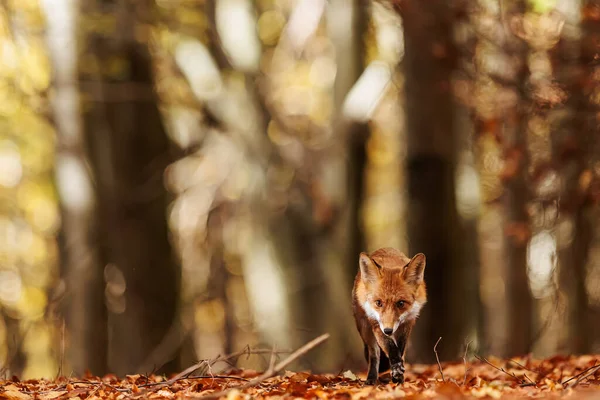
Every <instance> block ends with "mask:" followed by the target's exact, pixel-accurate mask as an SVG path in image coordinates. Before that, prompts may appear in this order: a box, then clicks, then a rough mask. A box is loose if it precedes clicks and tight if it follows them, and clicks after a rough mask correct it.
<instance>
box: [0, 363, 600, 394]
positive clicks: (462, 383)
mask: <svg viewBox="0 0 600 400" xmlns="http://www.w3.org/2000/svg"><path fill="white" fill-rule="evenodd" d="M386 378H388V379H389V373H384V374H382V375H381V376H380V379H383V380H385V379H386ZM405 378H406V382H405V383H403V384H395V383H385V384H384V383H382V384H379V385H376V386H365V385H364V379H365V376H364V373H357V374H355V373H354V372H351V371H345V372H342V373H340V374H324V375H313V374H311V373H309V372H290V371H286V370H277V366H275V365H274V364H271V366H270V368H269V370H268V371H267V372H266V373H263V374H261V373H258V372H257V371H252V370H232V371H229V372H228V373H227V374H226V375H210V374H208V375H203V376H192V375H187V376H182V374H179V375H178V376H175V377H173V378H171V379H169V380H166V378H164V377H161V376H155V375H151V376H145V375H130V376H126V377H125V378H122V379H121V378H117V377H116V376H114V375H107V376H105V377H103V378H100V377H94V376H87V377H85V378H82V379H74V378H64V377H61V378H57V379H56V380H54V381H49V380H28V381H19V380H18V379H17V378H13V379H12V380H7V381H0V398H4V399H11V400H34V399H40V400H51V399H71V400H76V399H82V400H83V399H88V400H101V399H111V400H121V399H123V400H126V399H146V398H149V399H183V398H186V399H192V398H204V399H209V398H213V399H214V398H225V399H230V400H233V399H261V398H303V399H308V398H311V399H313V398H314V399H363V398H399V397H407V398H427V399H434V398H437V399H462V398H493V399H497V398H500V397H502V398H562V397H568V398H575V399H579V398H590V399H593V398H594V399H600V355H597V356H591V355H587V356H578V357H573V356H556V357H553V358H549V359H545V360H534V359H530V358H524V357H523V358H514V359H510V360H501V359H495V358H489V359H482V358H479V359H477V360H475V361H474V362H457V363H441V364H433V365H420V364H413V365H410V364H407V365H406V375H405Z"/></svg>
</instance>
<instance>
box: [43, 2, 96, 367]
mask: <svg viewBox="0 0 600 400" xmlns="http://www.w3.org/2000/svg"><path fill="white" fill-rule="evenodd" d="M42 5H43V6H44V11H45V13H46V21H47V34H46V35H47V43H48V48H49V51H50V59H51V61H52V69H53V74H54V96H53V98H52V105H53V119H54V122H55V124H56V128H57V150H56V180H57V186H58V193H59V195H60V198H61V205H62V217H61V219H62V230H61V232H60V244H61V246H60V248H61V259H62V263H61V264H62V268H63V271H62V273H61V275H62V276H64V277H65V280H66V290H67V293H66V298H65V300H64V304H65V308H64V314H65V319H66V328H67V332H68V342H69V346H68V354H67V355H66V356H67V357H66V361H67V363H68V364H69V367H70V368H71V369H72V371H73V372H74V373H75V374H82V373H83V372H84V371H85V370H90V371H91V372H92V373H94V374H103V373H105V372H106V350H107V348H106V346H107V331H106V308H105V306H104V278H103V272H102V265H101V264H100V260H99V259H98V251H97V248H96V240H97V239H96V237H95V234H94V232H95V229H96V227H97V221H96V220H95V219H96V215H95V210H94V207H95V205H94V200H93V198H92V196H93V194H92V184H91V177H90V176H89V173H88V170H87V158H86V156H85V149H84V146H85V144H84V137H83V132H82V126H81V115H80V109H79V101H80V100H79V93H78V82H77V78H78V77H77V60H78V56H79V54H77V35H76V24H77V16H78V7H79V2H78V1H77V0H70V1H69V0H45V1H43V2H42ZM62 356H63V355H62V354H61V359H62ZM62 367H63V366H62V365H61V368H62ZM61 372H63V373H65V372H68V371H65V370H62V371H61Z"/></svg>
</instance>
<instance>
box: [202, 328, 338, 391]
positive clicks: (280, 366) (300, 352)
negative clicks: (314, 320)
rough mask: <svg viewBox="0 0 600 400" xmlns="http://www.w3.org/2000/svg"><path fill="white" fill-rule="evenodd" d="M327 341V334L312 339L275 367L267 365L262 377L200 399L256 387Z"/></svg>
mask: <svg viewBox="0 0 600 400" xmlns="http://www.w3.org/2000/svg"><path fill="white" fill-rule="evenodd" d="M327 339H329V334H328V333H325V334H323V335H321V336H319V337H317V338H316V339H313V340H311V341H310V342H308V343H306V344H305V345H304V346H302V347H300V348H299V349H298V350H296V351H294V352H293V353H292V354H290V355H289V356H288V357H287V358H286V359H285V360H283V361H281V362H280V363H278V364H277V365H275V366H272V365H269V368H268V369H267V370H266V371H265V372H264V373H263V374H262V375H260V376H258V377H256V378H254V379H252V380H250V381H248V382H246V383H245V384H243V385H240V386H233V387H230V388H228V389H225V390H222V391H220V392H215V393H210V394H208V395H206V396H202V398H203V399H218V398H219V397H223V396H226V395H227V394H228V393H229V392H230V391H232V390H234V389H236V390H244V389H247V388H249V387H252V386H256V385H258V384H259V383H261V382H262V381H264V380H265V379H269V378H272V377H273V376H275V375H277V374H278V373H279V372H280V371H281V370H283V369H284V368H285V367H287V366H288V365H289V364H291V363H292V362H294V361H296V359H298V358H300V357H302V356H303V355H304V354H306V353H308V352H309V351H310V350H312V349H313V348H315V347H317V346H318V345H320V344H321V343H323V342H324V341H326V340H327ZM273 359H274V357H271V361H272V360H273Z"/></svg>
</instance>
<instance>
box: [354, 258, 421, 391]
mask: <svg viewBox="0 0 600 400" xmlns="http://www.w3.org/2000/svg"><path fill="white" fill-rule="evenodd" d="M359 267H360V268H359V270H358V273H357V274H356V278H355V279H354V289H353V290H352V307H353V309H354V318H355V320H356V327H357V328H358V332H359V333H360V336H361V337H362V340H363V342H364V344H365V358H366V359H367V362H368V363H369V372H368V373H367V380H366V382H365V383H366V384H367V385H374V384H375V383H376V382H377V378H378V376H379V372H383V371H385V370H387V369H388V368H390V367H391V376H392V381H393V382H395V383H403V382H404V352H405V350H406V342H407V340H408V337H409V335H410V332H411V330H412V328H413V326H414V324H415V321H416V319H417V317H418V316H419V312H420V311H421V308H422V307H423V306H424V305H425V303H426V302H427V292H426V290H425V281H424V276H423V274H424V272H425V255H424V254H423V253H419V254H416V255H415V256H414V257H413V258H408V257H407V256H406V255H404V253H402V252H400V251H398V250H396V249H393V248H389V247H386V248H382V249H379V250H377V251H374V252H373V253H371V255H367V254H366V253H360V257H359Z"/></svg>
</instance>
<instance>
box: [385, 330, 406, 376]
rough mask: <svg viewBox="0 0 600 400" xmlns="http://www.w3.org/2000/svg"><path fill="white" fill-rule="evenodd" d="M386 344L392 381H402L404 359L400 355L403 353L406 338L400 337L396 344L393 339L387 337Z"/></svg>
mask: <svg viewBox="0 0 600 400" xmlns="http://www.w3.org/2000/svg"><path fill="white" fill-rule="evenodd" d="M387 345H388V349H389V351H388V353H389V356H390V364H391V365H392V366H391V369H392V371H391V375H392V382H394V383H404V360H403V359H402V358H403V357H402V355H403V354H404V347H405V345H406V340H405V339H400V340H399V342H398V345H396V343H395V342H394V341H393V340H391V339H389V340H388V343H387Z"/></svg>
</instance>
